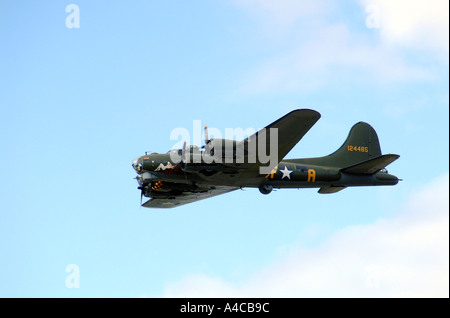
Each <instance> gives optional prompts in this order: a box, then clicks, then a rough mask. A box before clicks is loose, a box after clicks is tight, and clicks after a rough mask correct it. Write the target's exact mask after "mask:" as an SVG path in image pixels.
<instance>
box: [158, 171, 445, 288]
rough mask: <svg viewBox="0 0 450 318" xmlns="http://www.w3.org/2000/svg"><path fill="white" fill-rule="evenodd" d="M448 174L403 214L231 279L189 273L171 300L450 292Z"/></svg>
mask: <svg viewBox="0 0 450 318" xmlns="http://www.w3.org/2000/svg"><path fill="white" fill-rule="evenodd" d="M448 191H449V175H448V174H446V175H445V176H442V177H441V178H439V179H437V180H435V181H433V182H431V183H430V184H428V185H427V186H425V187H424V188H423V189H421V190H419V191H417V192H416V193H414V194H413V195H412V196H411V197H410V199H409V200H408V202H407V203H406V204H405V206H404V208H403V209H402V211H400V212H399V213H398V214H397V215H396V216H394V217H392V218H387V219H381V220H379V221H377V222H375V223H373V224H368V225H360V226H352V227H348V228H344V229H342V230H340V231H338V232H336V233H335V234H334V235H332V236H331V237H329V238H328V239H327V240H326V241H325V242H324V243H323V244H321V245H320V246H318V247H315V248H311V249H307V248H298V247H296V248H294V249H293V251H292V252H291V253H290V254H289V255H287V256H284V257H281V259H279V260H277V261H275V262H273V263H272V264H270V265H267V266H265V267H264V268H262V269H259V270H258V271H257V272H256V273H255V274H254V275H253V276H252V277H247V278H246V279H244V280H243V281H241V282H239V283H231V282H228V281H226V280H225V279H223V278H220V277H210V276H207V275H203V274H195V275H190V276H188V277H185V278H183V279H181V280H180V281H178V282H173V283H171V284H169V285H167V286H166V289H165V292H164V296H167V297H449V240H448V238H449V192H448Z"/></svg>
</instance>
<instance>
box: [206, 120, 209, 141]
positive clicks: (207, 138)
mask: <svg viewBox="0 0 450 318" xmlns="http://www.w3.org/2000/svg"><path fill="white" fill-rule="evenodd" d="M208 142H209V137H208V126H206V125H205V145H207V144H208Z"/></svg>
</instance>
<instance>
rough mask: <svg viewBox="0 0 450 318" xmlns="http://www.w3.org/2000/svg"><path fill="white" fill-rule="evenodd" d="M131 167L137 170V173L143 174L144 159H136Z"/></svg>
mask: <svg viewBox="0 0 450 318" xmlns="http://www.w3.org/2000/svg"><path fill="white" fill-rule="evenodd" d="M131 166H132V167H133V169H134V170H136V172H137V173H139V174H140V173H142V158H141V157H139V158H136V159H134V160H133V161H132V162H131Z"/></svg>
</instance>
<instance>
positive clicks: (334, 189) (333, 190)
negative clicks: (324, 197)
mask: <svg viewBox="0 0 450 318" xmlns="http://www.w3.org/2000/svg"><path fill="white" fill-rule="evenodd" d="M345 188H347V187H343V186H325V187H322V188H320V189H319V193H322V194H326V193H336V192H338V191H341V190H344V189H345Z"/></svg>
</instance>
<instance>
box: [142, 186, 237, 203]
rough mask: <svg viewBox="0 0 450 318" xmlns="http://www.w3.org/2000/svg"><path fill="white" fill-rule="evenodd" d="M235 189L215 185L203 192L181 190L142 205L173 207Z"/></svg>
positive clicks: (152, 199)
mask: <svg viewBox="0 0 450 318" xmlns="http://www.w3.org/2000/svg"><path fill="white" fill-rule="evenodd" d="M237 189H239V188H237V187H219V186H217V187H215V188H214V189H210V190H207V191H205V192H197V193H196V192H183V193H182V194H179V195H172V194H167V196H158V197H154V198H151V199H150V200H148V201H147V202H145V203H144V204H142V206H143V207H145V208H163V209H164V208H174V207H177V206H180V205H184V204H188V203H192V202H196V201H200V200H203V199H207V198H211V197H214V196H216V195H219V194H224V193H227V192H231V191H234V190H237Z"/></svg>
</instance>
